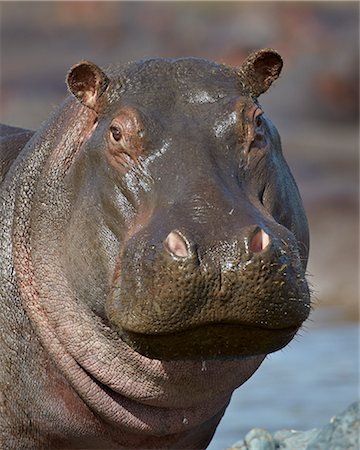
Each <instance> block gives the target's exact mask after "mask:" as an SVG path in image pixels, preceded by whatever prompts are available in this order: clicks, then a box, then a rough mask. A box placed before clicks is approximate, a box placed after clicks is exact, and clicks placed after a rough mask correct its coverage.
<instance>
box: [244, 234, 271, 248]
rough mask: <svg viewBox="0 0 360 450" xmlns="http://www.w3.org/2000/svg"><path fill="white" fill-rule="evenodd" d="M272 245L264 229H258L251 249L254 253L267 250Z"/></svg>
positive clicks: (251, 243) (252, 239)
mask: <svg viewBox="0 0 360 450" xmlns="http://www.w3.org/2000/svg"><path fill="white" fill-rule="evenodd" d="M269 244H270V236H269V235H268V234H267V233H266V232H265V231H264V230H262V229H258V230H257V231H256V233H255V234H254V236H253V237H252V238H251V240H250V245H249V249H250V250H251V251H252V252H253V253H259V252H261V251H263V250H265V249H266V248H267V247H268V245H269Z"/></svg>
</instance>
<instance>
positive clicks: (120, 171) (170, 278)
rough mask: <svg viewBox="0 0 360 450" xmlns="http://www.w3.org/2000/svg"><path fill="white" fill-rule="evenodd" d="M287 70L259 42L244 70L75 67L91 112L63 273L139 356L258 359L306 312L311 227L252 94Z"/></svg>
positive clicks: (152, 64) (77, 167) (71, 177)
mask: <svg viewBox="0 0 360 450" xmlns="http://www.w3.org/2000/svg"><path fill="white" fill-rule="evenodd" d="M281 67H282V61H281V58H280V56H279V55H278V54H277V53H275V52H274V51H271V50H262V51H259V52H256V53H254V54H252V55H250V57H249V58H248V59H247V60H246V61H245V63H244V64H243V65H242V67H241V68H240V69H239V68H238V69H234V68H228V67H225V66H222V65H217V64H214V63H212V62H208V61H204V60H199V59H193V58H186V59H179V60H163V59H153V60H148V61H143V62H140V63H132V64H129V65H127V66H123V67H120V68H115V69H112V70H111V71H109V72H108V73H107V74H105V73H104V72H102V70H101V69H99V68H98V67H97V66H95V65H94V64H93V63H90V62H82V63H80V64H78V65H76V66H75V67H73V68H72V69H71V71H70V73H69V75H68V85H69V89H70V91H71V92H72V94H73V95H74V96H75V97H76V98H77V99H78V100H79V101H80V102H81V103H83V104H84V105H85V106H86V107H87V108H89V109H90V110H91V114H92V117H93V120H92V126H91V127H90V128H89V130H88V133H87V135H86V136H85V137H84V139H83V141H82V143H81V145H80V148H79V150H78V152H77V155H76V157H75V160H74V162H73V164H72V167H71V169H70V170H69V171H68V173H67V175H66V183H67V189H68V191H69V192H72V197H73V201H72V203H73V204H75V205H76V211H75V212H74V214H73V215H72V219H71V220H70V221H69V223H68V226H67V229H66V230H67V231H66V233H65V237H64V239H65V242H66V245H67V248H69V249H70V250H69V251H68V252H66V253H65V252H64V254H63V267H65V269H64V270H66V271H67V278H68V279H70V280H71V285H72V287H73V289H74V291H76V292H77V296H78V297H79V299H82V301H84V302H85V303H86V304H87V307H88V308H89V309H91V310H92V311H93V312H94V313H95V314H96V315H97V316H98V317H99V318H100V320H101V321H103V323H104V324H105V325H106V326H108V327H110V328H112V329H113V330H116V332H117V333H118V334H119V335H120V336H121V339H122V340H123V341H125V342H126V343H127V344H128V345H130V346H131V347H132V348H133V349H134V350H135V351H136V352H138V353H140V354H142V355H145V356H147V357H149V358H156V359H162V360H173V359H194V358H195V359H196V358H226V357H238V356H239V357H241V356H250V355H264V354H267V353H270V352H273V351H275V350H278V349H280V348H282V347H283V346H284V345H286V344H287V343H288V342H289V341H290V340H291V339H292V338H293V336H294V335H295V333H296V331H297V330H298V328H299V327H300V326H301V324H302V323H303V321H304V320H305V319H306V318H307V316H308V314H309V308H310V299H309V290H308V286H307V283H306V280H305V269H306V263H307V257H308V229H307V222H306V218H305V214H304V211H303V207H302V203H301V199H300V196H299V193H298V190H297V187H296V184H295V182H294V179H293V177H292V175H291V173H290V170H289V168H288V166H287V164H286V162H285V160H284V158H283V155H282V151H281V144H280V138H279V135H278V132H277V130H276V128H275V127H274V125H273V124H272V123H271V121H270V120H269V118H268V117H267V116H266V115H265V113H264V112H263V110H262V108H261V106H260V104H259V103H258V100H257V97H258V96H259V95H260V94H261V93H263V92H265V91H266V90H267V89H268V87H269V86H270V85H271V83H272V82H273V80H275V79H276V78H277V77H278V75H279V73H280V70H281ZM79 192H81V193H82V194H83V195H79ZM90 211H91V214H90V213H89V212H90ZM84 217H85V218H84Z"/></svg>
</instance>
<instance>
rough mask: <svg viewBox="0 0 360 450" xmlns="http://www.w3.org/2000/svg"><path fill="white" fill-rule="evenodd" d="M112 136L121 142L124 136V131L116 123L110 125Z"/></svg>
mask: <svg viewBox="0 0 360 450" xmlns="http://www.w3.org/2000/svg"><path fill="white" fill-rule="evenodd" d="M110 136H111V138H112V140H114V141H115V142H119V141H120V139H121V138H122V133H121V130H120V128H118V127H115V126H114V125H113V126H111V127H110Z"/></svg>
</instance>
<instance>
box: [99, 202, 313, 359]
mask: <svg viewBox="0 0 360 450" xmlns="http://www.w3.org/2000/svg"><path fill="white" fill-rule="evenodd" d="M224 204H225V205H226V202H223V205H224ZM248 206H249V208H248V209H252V210H253V215H254V216H255V217H253V220H252V221H250V223H249V224H248V225H245V226H242V227H239V228H240V229H238V230H237V232H235V230H236V229H237V228H238V227H237V225H239V224H241V223H242V222H243V221H244V215H245V216H246V214H244V209H242V208H239V209H238V210H236V208H230V207H228V208H227V209H226V208H225V209H224V207H223V206H222V208H221V214H220V213H219V215H218V217H211V216H210V217H208V218H207V220H205V219H204V220H203V221H202V222H203V223H201V224H198V223H196V224H194V223H190V224H188V226H186V225H185V224H184V217H183V221H182V223H183V226H181V221H180V220H178V221H176V220H173V221H171V220H170V222H172V223H174V225H175V223H177V224H178V227H177V228H172V226H171V225H172V223H168V222H167V218H168V217H167V216H166V213H164V211H163V214H165V216H159V217H155V218H154V220H153V221H152V222H151V223H150V224H148V226H147V227H146V228H144V229H142V230H141V232H139V233H137V234H135V235H134V236H132V237H131V238H130V239H129V240H128V241H126V245H125V246H124V248H123V249H122V251H121V257H120V262H119V270H118V271H117V273H116V276H115V279H114V281H113V286H112V290H111V293H110V295H109V297H108V300H107V314H108V317H109V319H110V321H111V322H112V323H113V324H114V325H115V327H117V328H118V329H119V331H120V333H121V337H122V339H124V340H125V341H126V342H127V343H128V344H129V345H130V346H131V347H133V348H134V349H135V350H136V351H138V352H139V353H142V354H144V355H146V356H148V357H151V358H157V359H186V358H204V357H205V358H224V357H235V356H237V355H241V356H250V355H258V354H264V353H266V354H267V353H270V352H273V351H276V350H278V349H280V348H282V347H283V346H285V345H286V344H287V343H288V342H289V341H290V340H291V339H292V338H293V337H294V335H295V333H296V332H297V330H298V328H299V327H300V326H301V324H302V322H303V321H304V320H305V319H306V318H307V316H308V314H309V307H310V298H309V290H308V286H307V283H306V280H305V276H304V267H303V265H302V263H301V256H300V254H299V250H298V243H297V241H296V238H295V237H294V235H293V234H292V233H291V232H290V231H289V230H288V229H286V228H285V227H284V226H282V225H280V224H278V223H276V222H275V221H271V220H269V218H267V217H265V216H262V215H261V212H260V211H259V210H258V211H257V210H256V209H255V208H254V207H251V206H252V205H251V204H250V202H249V205H248ZM212 209H213V210H214V209H215V210H216V208H215V207H214V208H212ZM217 211H219V209H217ZM242 214H243V215H242ZM171 215H172V214H171V212H169V214H168V216H169V217H171ZM256 216H257V217H256ZM248 220H249V219H248ZM210 224H211V226H213V227H214V230H215V231H213V232H212V233H209V232H208V227H209V226H210Z"/></svg>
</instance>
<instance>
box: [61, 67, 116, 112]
mask: <svg viewBox="0 0 360 450" xmlns="http://www.w3.org/2000/svg"><path fill="white" fill-rule="evenodd" d="M66 81H67V85H68V88H69V91H70V92H71V93H72V94H73V95H75V97H76V98H77V99H78V100H80V102H81V103H83V104H84V105H86V106H88V107H89V108H92V109H94V107H95V105H96V102H97V100H98V98H99V97H100V96H101V94H103V92H104V91H105V90H106V88H107V86H108V84H109V79H108V77H107V76H106V75H105V73H104V72H103V71H102V70H101V69H100V68H99V67H98V66H97V65H96V64H94V63H92V62H90V61H81V62H80V63H78V64H76V65H75V66H73V67H72V68H71V69H70V71H69V73H68V76H67V79H66Z"/></svg>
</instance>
